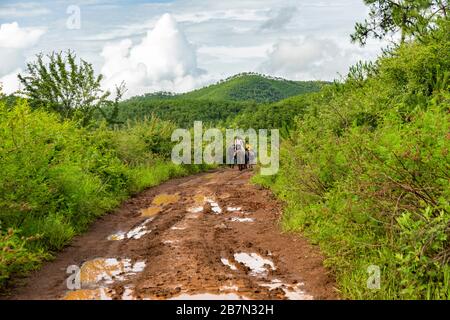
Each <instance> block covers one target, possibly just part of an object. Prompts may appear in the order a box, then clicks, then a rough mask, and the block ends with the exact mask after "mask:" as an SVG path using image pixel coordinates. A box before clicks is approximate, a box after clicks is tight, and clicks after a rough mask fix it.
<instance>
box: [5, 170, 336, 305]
mask: <svg viewBox="0 0 450 320" xmlns="http://www.w3.org/2000/svg"><path fill="white" fill-rule="evenodd" d="M251 175H252V173H251V172H249V171H244V172H239V171H237V170H230V169H220V170H216V171H213V172H209V173H202V174H198V175H195V176H191V177H186V178H181V179H175V180H172V181H169V182H166V183H164V184H162V185H160V186H158V187H155V188H152V189H149V190H147V191H145V192H143V193H141V194H139V195H137V196H135V197H133V198H131V199H129V200H128V201H126V202H125V203H124V204H123V205H122V206H121V207H120V208H119V209H117V210H115V211H114V212H113V213H111V214H109V215H105V216H104V217H102V218H100V219H99V220H98V221H96V222H95V223H94V224H93V225H92V227H91V228H90V230H89V231H88V232H87V233H85V234H83V235H80V236H78V237H76V238H75V239H74V240H73V242H72V244H71V245H70V246H69V247H67V248H66V249H64V250H63V251H62V252H61V253H59V254H58V255H57V256H56V259H55V260H54V261H52V262H49V263H47V264H46V265H44V267H43V268H42V269H41V270H39V271H37V272H35V273H33V274H32V275H30V276H29V277H28V278H26V279H24V281H23V283H21V284H18V285H17V287H16V288H15V289H14V290H13V291H12V295H11V296H10V297H8V298H9V299H150V300H153V299H294V300H301V299H335V298H337V295H336V293H335V290H334V280H333V278H332V277H331V276H330V275H329V274H328V273H327V271H326V270H325V269H324V267H323V266H322V261H323V257H322V256H321V254H320V253H319V252H318V249H317V248H316V247H313V246H312V245H310V244H309V243H308V242H307V241H306V240H305V239H303V238H301V237H300V236H299V235H292V234H283V233H281V231H280V227H279V224H278V221H279V218H280V215H281V205H280V203H279V202H278V201H277V200H276V199H275V198H274V197H273V195H272V194H271V193H270V192H269V191H268V190H262V189H260V188H258V187H256V186H254V185H252V184H250V183H249V179H250V177H251ZM70 265H75V266H78V267H79V268H80V269H79V270H80V272H79V273H78V275H79V276H80V277H79V280H80V281H79V284H80V286H81V288H78V289H75V290H69V289H68V287H67V277H69V276H70V275H69V274H67V273H66V271H67V267H68V266H70Z"/></svg>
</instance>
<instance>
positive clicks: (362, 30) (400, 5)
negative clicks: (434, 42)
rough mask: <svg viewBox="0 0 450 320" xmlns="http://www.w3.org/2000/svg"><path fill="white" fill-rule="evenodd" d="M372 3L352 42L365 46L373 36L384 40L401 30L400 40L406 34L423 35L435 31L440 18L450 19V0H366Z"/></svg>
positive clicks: (410, 35)
mask: <svg viewBox="0 0 450 320" xmlns="http://www.w3.org/2000/svg"><path fill="white" fill-rule="evenodd" d="M364 3H365V4H366V5H367V6H369V18H368V19H366V20H365V21H364V23H356V25H355V33H353V34H352V35H351V39H352V41H353V42H358V43H360V44H361V45H365V44H366V42H367V39H368V38H370V37H373V38H376V39H384V38H385V37H386V36H388V35H394V34H396V33H397V32H400V33H401V43H403V42H404V41H405V40H406V38H407V37H421V36H424V35H426V34H427V33H428V32H429V31H430V30H433V29H434V27H435V25H436V23H437V22H438V21H439V20H440V19H448V18H449V13H450V3H449V2H448V1H447V0H397V1H395V0H364Z"/></svg>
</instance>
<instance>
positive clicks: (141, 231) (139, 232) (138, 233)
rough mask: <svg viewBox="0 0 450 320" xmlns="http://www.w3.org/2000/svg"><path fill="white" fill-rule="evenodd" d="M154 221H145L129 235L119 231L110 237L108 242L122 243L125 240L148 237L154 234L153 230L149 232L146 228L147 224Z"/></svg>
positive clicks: (150, 219)
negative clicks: (147, 235)
mask: <svg viewBox="0 0 450 320" xmlns="http://www.w3.org/2000/svg"><path fill="white" fill-rule="evenodd" d="M152 220H153V218H149V219H147V220H145V221H144V222H143V223H141V224H140V225H139V226H137V227H136V228H134V229H131V230H130V231H128V232H127V233H125V232H123V231H118V232H116V233H114V234H112V235H110V236H109V237H108V240H111V241H120V240H124V239H135V240H138V239H140V238H142V237H143V236H144V235H146V234H147V233H150V232H152V231H151V230H148V229H147V226H146V224H147V223H149V222H151V221H152Z"/></svg>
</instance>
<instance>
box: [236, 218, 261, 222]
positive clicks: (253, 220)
mask: <svg viewBox="0 0 450 320" xmlns="http://www.w3.org/2000/svg"><path fill="white" fill-rule="evenodd" d="M231 221H233V222H255V219H254V218H239V217H232V218H231Z"/></svg>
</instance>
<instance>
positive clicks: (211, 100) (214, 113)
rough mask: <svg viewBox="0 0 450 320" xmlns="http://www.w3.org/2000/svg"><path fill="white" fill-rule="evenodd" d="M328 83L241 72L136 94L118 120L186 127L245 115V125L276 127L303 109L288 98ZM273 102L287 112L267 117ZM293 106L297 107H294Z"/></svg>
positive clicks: (224, 120) (309, 91) (315, 89)
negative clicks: (182, 88)
mask: <svg viewBox="0 0 450 320" xmlns="http://www.w3.org/2000/svg"><path fill="white" fill-rule="evenodd" d="M326 84H327V83H326V82H319V81H290V80H285V79H281V78H273V77H268V76H264V75H259V74H255V73H242V74H238V75H236V76H233V77H231V78H228V79H225V80H221V81H219V82H218V83H216V84H213V85H210V86H207V87H204V88H201V89H198V90H195V91H191V92H188V93H184V94H174V93H170V92H157V93H150V94H146V95H143V96H136V97H133V98H131V99H128V100H126V101H123V102H121V104H120V111H119V120H120V121H122V122H124V121H127V120H142V119H144V118H146V117H147V118H148V117H150V116H152V115H155V116H157V117H159V118H161V119H163V120H171V121H173V122H174V123H176V124H178V125H180V126H183V127H191V126H192V124H193V122H194V121H195V120H201V121H203V122H206V123H210V124H215V125H217V124H218V123H225V122H226V123H228V124H231V123H234V124H236V125H239V123H236V121H233V120H234V119H235V118H236V117H237V116H239V115H241V114H243V116H241V117H237V119H240V120H241V121H239V122H240V123H242V124H244V123H245V124H246V125H250V124H258V125H262V124H269V122H270V125H271V126H277V125H279V124H280V123H283V124H284V123H285V122H286V120H287V119H286V117H288V118H289V119H288V120H289V121H288V122H290V120H292V119H291V118H293V116H294V115H295V114H297V113H298V111H299V110H300V109H303V107H302V106H301V105H302V103H300V104H298V103H297V104H295V103H291V100H289V98H292V99H294V100H295V99H299V98H297V97H301V96H303V95H304V94H306V93H313V92H317V91H319V90H320V89H321V88H322V87H323V86H324V85H326ZM285 100H287V101H285ZM294 100H292V101H294ZM278 104H279V105H278ZM272 105H274V108H275V109H276V110H277V111H280V112H283V113H284V114H283V115H280V116H279V117H278V116H277V117H276V119H275V120H274V121H269V120H268V119H265V118H267V116H268V115H267V112H269V113H270V110H271V106H272ZM292 105H296V107H295V108H294V107H291V106H292ZM297 105H300V106H299V107H298V106H297ZM275 109H274V110H275ZM250 119H251V120H250Z"/></svg>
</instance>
